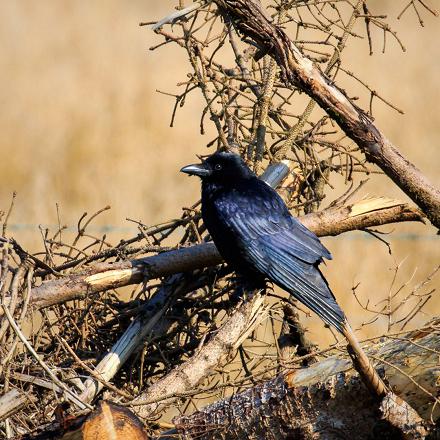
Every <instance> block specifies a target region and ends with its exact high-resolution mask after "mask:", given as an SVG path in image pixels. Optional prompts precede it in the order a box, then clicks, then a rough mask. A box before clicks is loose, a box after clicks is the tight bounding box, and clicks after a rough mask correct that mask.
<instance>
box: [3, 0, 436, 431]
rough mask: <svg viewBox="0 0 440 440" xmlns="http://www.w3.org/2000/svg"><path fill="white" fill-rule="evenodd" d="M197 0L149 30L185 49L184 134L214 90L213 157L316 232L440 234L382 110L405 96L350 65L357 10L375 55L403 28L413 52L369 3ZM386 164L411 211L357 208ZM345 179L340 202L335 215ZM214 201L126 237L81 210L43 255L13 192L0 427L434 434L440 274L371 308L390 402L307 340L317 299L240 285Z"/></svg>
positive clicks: (432, 198)
mask: <svg viewBox="0 0 440 440" xmlns="http://www.w3.org/2000/svg"><path fill="white" fill-rule="evenodd" d="M181 3H182V2H179V4H178V7H177V8H176V12H174V13H173V14H171V15H170V16H168V17H166V18H165V19H163V20H161V21H160V22H157V23H156V22H154V23H142V24H144V25H145V24H150V25H151V24H153V26H152V27H153V29H154V30H155V32H156V33H157V34H158V35H159V36H162V37H163V40H162V41H161V42H160V43H159V44H158V45H157V46H156V47H153V48H152V50H155V49H157V48H160V47H162V46H163V45H165V44H176V45H178V46H180V47H181V48H182V50H184V51H186V52H187V54H188V60H189V64H190V72H189V73H188V74H187V77H186V80H185V81H184V82H181V83H180V84H179V85H180V86H181V87H182V92H181V93H180V94H177V95H172V96H174V98H175V106H174V109H173V111H172V116H171V125H172V123H173V120H174V118H175V117H176V113H177V112H178V109H179V107H181V106H183V105H184V104H185V100H186V98H187V96H188V94H190V93H195V92H199V93H202V95H203V97H204V99H205V100H206V107H205V108H204V110H203V112H202V115H201V119H200V129H201V132H202V133H203V131H204V127H205V125H206V124H209V123H213V124H214V125H215V127H216V129H217V134H216V137H215V139H212V141H210V142H209V144H208V147H211V149H210V150H206V153H208V152H209V151H213V150H214V149H218V148H227V149H229V150H232V151H235V152H237V153H239V154H241V155H242V156H243V157H244V158H245V159H246V160H247V162H248V163H249V164H250V165H251V166H252V167H253V168H254V170H255V171H256V172H257V173H258V174H261V175H262V177H263V178H264V179H265V180H266V181H267V182H268V183H269V184H271V185H273V186H275V187H277V188H278V189H279V191H280V193H281V194H282V196H283V197H284V199H285V200H286V202H287V203H288V205H289V207H290V208H291V209H292V212H293V213H294V214H295V215H298V216H300V220H301V221H302V222H303V223H304V224H305V225H306V226H308V227H309V228H310V229H311V230H313V231H314V232H315V233H316V234H317V235H319V236H325V235H337V234H341V233H343V232H347V231H351V230H366V231H369V232H370V233H371V234H374V235H376V236H377V232H375V230H372V229H370V228H374V227H375V226H380V225H383V224H388V223H395V222H402V221H423V219H424V218H427V219H428V220H429V221H430V222H431V223H432V224H434V225H435V226H437V227H440V193H439V191H438V190H437V189H435V188H434V187H433V186H432V185H431V184H430V183H429V182H428V181H427V179H426V178H425V177H424V176H423V174H422V173H421V172H420V171H419V170H417V168H415V167H414V166H413V165H412V164H411V163H410V162H409V161H407V160H406V159H405V158H404V157H402V155H401V154H400V153H399V151H398V149H397V147H396V146H394V145H392V144H391V143H390V142H389V141H388V140H387V139H386V138H385V136H384V134H383V133H382V132H381V131H380V130H379V129H378V128H377V127H376V126H375V125H374V122H373V118H372V108H373V103H374V101H376V100H377V99H379V100H381V101H383V102H384V103H386V104H387V105H390V106H392V107H393V108H394V106H393V105H392V104H391V103H389V102H388V101H386V100H385V99H384V98H382V97H381V96H380V95H379V94H378V93H377V92H376V91H374V90H372V89H371V88H370V87H369V86H368V85H367V84H366V83H365V81H364V80H362V79H360V78H358V77H357V76H356V75H355V74H354V73H352V72H350V71H348V70H346V69H345V68H344V64H343V62H342V60H343V57H342V55H343V51H344V48H345V47H346V44H347V43H348V41H349V39H350V38H359V37H361V35H358V34H357V33H355V32H354V30H353V29H354V28H355V25H356V24H357V23H358V22H360V21H361V22H362V23H364V30H363V32H364V34H365V36H366V38H367V39H368V41H369V45H370V50H371V51H372V47H373V44H374V41H373V39H372V37H371V35H372V34H373V30H374V28H379V29H380V30H381V31H383V49H384V50H385V44H386V41H387V38H389V37H392V38H395V39H396V40H397V41H398V42H399V44H402V43H401V42H400V40H399V38H398V36H397V34H396V33H395V32H394V31H393V30H392V28H391V26H390V25H389V24H388V23H387V22H386V21H385V17H383V16H379V15H376V14H375V13H374V12H372V11H370V9H369V7H368V2H367V1H356V2H349V1H338V0H303V1H284V0H282V1H278V2H274V3H271V4H270V5H268V6H267V7H265V10H264V11H263V10H262V7H261V5H260V4H259V3H257V2H254V1H252V0H251V1H247V0H213V1H208V2H200V3H193V4H191V5H189V6H186V7H185V6H184V5H183V4H181ZM410 9H412V10H414V11H416V12H417V15H418V16H419V17H420V14H422V13H424V12H426V11H428V12H430V13H433V14H437V13H436V11H434V10H433V9H432V8H431V7H430V6H429V5H427V4H426V3H425V2H422V1H420V0H419V1H410V2H409V3H408V5H407V6H406V7H405V8H404V10H403V11H402V13H408V11H409V10H410ZM402 47H403V46H402ZM338 75H349V76H350V77H352V78H354V79H356V80H357V81H359V82H361V83H362V84H363V85H364V86H365V88H366V90H368V92H369V93H370V95H371V101H370V108H369V110H368V111H364V110H362V109H360V108H359V107H358V106H356V105H355V104H354V98H350V97H349V96H348V94H347V93H346V92H344V91H343V90H341V89H340V88H338V86H337V76H338ZM305 95H308V97H309V101H308V103H307V104H306V105H305V107H304V108H302V109H300V107H299V104H298V103H299V102H301V103H302V102H303V101H304V96H305ZM318 106H319V107H321V109H322V110H320V111H314V112H313V113H312V111H313V110H314V108H315V107H318ZM396 110H398V109H396ZM312 115H313V116H312ZM170 172H174V171H170ZM375 173H385V174H386V175H387V176H388V177H389V178H390V179H391V180H392V181H394V183H396V184H397V185H398V186H399V187H400V188H401V189H403V190H404V191H405V192H406V194H407V195H408V196H409V197H410V198H411V199H412V200H413V202H414V204H415V205H410V204H406V203H402V202H399V201H394V200H389V199H385V198H375V199H367V200H356V199H357V198H356V192H357V190H358V188H359V187H360V186H362V185H363V184H364V181H362V180H361V179H362V178H363V176H366V175H373V178H374V174H375ZM338 176H339V177H338ZM340 176H342V177H343V179H344V181H345V184H346V187H345V190H344V192H343V194H340V197H338V198H337V199H336V200H334V201H332V202H331V203H328V204H327V206H326V208H325V209H322V210H320V209H321V203H322V201H323V199H324V197H325V195H326V190H327V189H328V188H329V187H332V181H334V179H335V177H336V178H339V179H340ZM199 208H200V206H199V203H195V204H194V205H192V206H190V207H187V208H184V210H183V215H182V216H181V218H179V219H175V220H172V221H169V222H167V223H163V224H160V225H156V226H147V225H144V224H142V223H141V222H137V226H138V234H137V235H136V236H134V237H133V238H131V239H129V240H121V241H120V242H119V243H118V244H116V245H113V244H111V243H109V242H108V241H107V239H106V237H105V236H102V237H97V236H93V235H92V234H90V233H89V229H90V228H89V225H90V223H91V222H92V221H93V220H94V218H95V217H96V216H97V215H99V214H100V212H102V211H99V212H97V213H96V214H94V215H92V216H87V215H86V214H84V216H83V217H81V219H80V220H79V222H78V227H77V234H76V236H75V237H74V238H73V240H67V238H66V232H65V231H64V228H63V227H62V226H61V225H60V226H59V228H58V229H57V230H56V231H49V230H42V237H43V243H44V252H41V253H37V254H34V255H31V254H29V253H28V252H26V250H25V249H23V248H22V247H21V246H20V244H19V243H18V242H17V241H16V240H14V238H12V237H10V236H9V234H8V230H7V223H8V218H9V216H10V214H11V211H12V212H13V203H12V204H11V208H10V209H9V210H8V211H7V212H5V213H2V214H1V219H0V220H1V221H3V230H2V236H1V237H0V246H1V247H0V250H1V253H2V255H1V267H0V293H1V304H0V343H1V345H0V352H1V356H0V377H1V381H0V383H1V389H0V395H1V397H0V421H1V422H0V432H1V435H2V436H5V437H6V438H13V437H14V436H21V438H29V439H31V438H33V439H36V438H40V439H43V438H63V437H64V438H67V437H68V438H98V437H94V435H98V434H97V433H99V435H101V436H102V437H100V438H115V437H111V435H112V434H111V433H112V432H113V433H114V432H119V433H120V435H121V437H120V438H123V437H122V436H125V437H124V438H147V436H161V437H162V438H176V437H178V436H183V437H184V438H206V439H211V438H275V439H276V438H353V437H351V434H352V433H353V432H358V433H359V436H358V437H357V438H400V436H405V437H406V438H423V437H425V436H426V435H431V436H434V435H435V431H436V430H435V426H436V421H437V419H438V417H439V407H438V405H437V404H438V403H439V400H438V397H437V396H438V391H439V389H438V386H439V382H438V381H439V379H438V377H439V376H438V375H439V371H440V367H439V355H440V339H439V338H440V322H439V320H438V319H435V318H434V319H431V320H430V321H429V322H427V323H426V325H425V326H423V327H421V328H417V329H413V330H409V328H411V321H412V320H413V319H414V317H415V316H416V315H418V314H419V313H422V311H423V308H424V307H425V306H426V304H428V303H429V300H430V299H431V297H432V296H433V294H434V291H433V290H432V289H430V287H429V281H430V279H431V278H432V277H433V276H434V275H435V274H436V270H434V271H433V273H432V276H431V277H429V278H428V279H427V280H424V281H423V282H421V283H420V284H419V285H417V286H416V287H415V288H414V289H410V288H408V286H402V288H399V289H396V290H395V291H394V292H393V293H392V294H390V296H389V297H388V298H384V301H383V302H382V303H379V305H378V306H377V307H373V306H370V305H368V304H367V305H366V306H365V309H366V314H368V318H371V319H372V320H374V319H377V317H378V316H385V317H387V319H388V322H389V325H388V333H387V334H386V335H380V336H378V337H377V338H374V339H371V340H370V341H364V342H368V343H369V345H368V349H367V351H368V353H369V355H370V357H371V359H372V360H373V361H374V362H375V364H376V366H377V368H378V371H379V372H380V373H381V375H382V376H383V377H384V380H385V381H386V382H387V384H388V385H389V387H390V389H392V390H393V392H394V394H393V395H392V397H390V398H389V399H384V400H383V401H382V402H376V401H375V400H374V399H373V398H372V397H371V396H370V394H369V393H368V390H367V389H366V388H365V386H364V385H363V383H362V382H361V381H360V380H359V378H358V376H357V374H356V372H355V371H354V370H353V368H352V366H351V362H350V360H349V358H348V357H347V354H346V351H345V347H344V345H343V343H341V342H335V344H333V345H332V346H331V347H329V348H328V349H325V350H318V349H317V347H316V346H315V345H313V344H312V343H311V342H310V341H308V340H307V338H306V336H305V333H304V329H303V328H302V327H301V324H300V321H299V314H301V313H303V312H304V310H302V309H301V308H300V307H298V305H297V304H296V303H295V302H294V301H293V300H292V299H291V298H289V297H287V296H285V295H283V294H282V293H280V292H278V291H272V290H269V291H267V292H259V293H254V294H246V293H243V292H241V291H240V288H239V286H237V284H236V280H235V278H234V276H233V274H231V273H230V272H229V270H228V268H227V267H226V266H224V265H223V264H222V260H221V257H220V256H219V254H218V253H217V250H216V249H215V246H214V245H213V244H212V243H209V242H207V241H206V230H205V228H204V226H203V224H202V222H201V218H200V209H199ZM105 209H107V208H105ZM403 305H405V307H403ZM101 399H104V400H101ZM213 402H214V403H213ZM396 408H397V410H396ZM90 411H93V412H92V413H91V414H90ZM134 414H136V415H137V416H138V417H139V418H140V419H142V420H143V422H145V424H146V427H143V426H142V425H141V424H140V422H139V419H138V418H136V417H135V416H134ZM107 430H108V432H107ZM106 433H107V434H108V436H107V437H106V435H107V434H106ZM75 436H76V437H75ZM136 436H137V437H136ZM393 436H396V437H393ZM118 438H119V437H118Z"/></svg>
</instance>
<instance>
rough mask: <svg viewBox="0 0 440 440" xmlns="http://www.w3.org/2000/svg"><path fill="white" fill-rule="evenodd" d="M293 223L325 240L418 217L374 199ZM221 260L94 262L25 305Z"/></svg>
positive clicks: (182, 252)
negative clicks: (304, 227)
mask: <svg viewBox="0 0 440 440" xmlns="http://www.w3.org/2000/svg"><path fill="white" fill-rule="evenodd" d="M299 220H300V221H301V222H302V223H303V224H304V225H305V226H307V227H308V228H309V229H310V230H312V231H313V232H315V233H316V234H317V235H318V236H325V235H338V234H341V233H343V232H347V231H352V230H356V229H365V228H368V227H371V226H379V225H384V224H388V223H394V222H401V221H421V220H422V215H421V214H420V212H419V211H418V210H416V209H414V208H411V207H410V206H409V205H407V204H406V203H402V202H397V201H394V200H389V199H385V198H379V199H367V200H362V201H360V202H358V203H353V204H350V205H347V206H343V207H332V208H329V209H326V210H324V211H321V212H318V213H313V214H308V215H306V216H304V217H300V218H299ZM221 262H222V259H221V257H220V254H219V253H218V251H217V249H216V247H215V245H214V244H213V243H205V244H200V245H196V246H192V247H189V248H184V249H179V250H176V251H169V252H163V253H161V254H159V255H155V256H153V257H146V258H140V259H136V260H129V261H123V262H118V263H99V264H95V265H93V266H91V267H90V268H88V269H86V270H85V271H83V272H81V273H78V274H73V275H68V276H66V277H63V278H59V279H55V280H50V281H45V282H43V283H42V284H41V285H40V286H38V287H34V288H33V289H32V291H31V300H30V301H31V303H32V304H33V305H34V307H36V308H44V307H48V306H51V305H54V304H59V303H62V302H65V301H69V300H72V299H78V298H84V297H86V296H87V295H90V294H93V293H97V292H102V291H104V290H107V289H112V288H113V289H114V288H118V287H122V286H127V285H130V284H137V283H140V282H141V281H143V280H144V279H153V278H159V277H163V276H167V275H171V274H174V273H179V272H187V271H191V270H195V269H201V268H203V267H207V266H215V265H217V264H220V263H221Z"/></svg>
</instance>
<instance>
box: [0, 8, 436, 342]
mask: <svg viewBox="0 0 440 440" xmlns="http://www.w3.org/2000/svg"><path fill="white" fill-rule="evenodd" d="M434 3H435V2H434ZM369 4H370V5H371V7H370V9H371V10H372V11H374V12H376V13H378V14H379V13H381V14H382V13H385V14H388V15H389V17H390V18H391V19H392V23H393V26H394V28H395V30H397V31H398V33H399V35H400V37H401V38H402V40H403V42H404V44H405V46H406V48H407V52H406V53H402V51H401V49H400V48H399V46H398V45H397V43H396V42H395V41H392V40H391V39H390V38H389V37H388V42H387V51H386V54H382V53H381V49H382V34H380V33H379V32H377V31H375V32H374V35H373V36H374V48H375V53H374V55H373V56H371V57H370V56H369V55H368V46H367V42H366V40H351V43H350V47H349V48H348V49H347V50H346V51H345V52H344V59H345V62H346V63H347V65H348V66H349V68H350V70H353V71H356V72H357V73H359V74H360V76H361V77H362V78H363V79H364V80H366V81H367V82H368V84H369V85H370V86H371V87H372V88H374V89H377V90H379V91H380V92H381V93H382V95H383V96H384V97H386V98H387V99H390V100H391V101H392V102H393V103H395V104H396V105H397V106H398V107H400V108H402V109H403V110H404V111H405V115H403V116H402V115H399V114H397V113H396V112H394V111H393V110H391V109H390V108H388V107H387V106H385V105H383V104H381V103H379V102H378V101H376V103H375V107H374V110H375V117H376V121H377V123H378V125H379V126H380V127H381V128H382V129H383V130H384V132H385V133H386V134H387V136H388V137H389V138H390V139H391V140H392V141H393V142H394V143H395V144H396V145H398V146H399V148H400V149H401V151H402V152H403V154H404V155H405V156H406V157H408V158H409V159H410V160H412V161H413V162H415V163H416V164H417V165H418V167H419V168H421V169H422V170H423V171H424V172H425V173H426V174H427V175H428V176H429V178H430V179H431V180H432V181H433V182H434V183H435V184H436V185H438V186H439V185H440V172H439V167H438V140H439V138H440V112H439V111H438V110H439V109H438V103H439V102H440V91H439V90H440V88H439V86H438V78H439V77H440V63H439V62H438V60H439V58H440V45H439V44H438V41H439V39H440V21H439V20H440V19H438V18H437V19H435V18H434V17H431V16H428V15H427V14H424V19H425V20H424V21H425V27H423V28H422V27H420V25H419V24H418V22H417V18H416V17H415V15H414V13H413V11H408V12H407V13H406V15H404V17H403V18H402V19H401V20H400V21H397V20H395V17H396V16H397V15H398V13H399V12H400V10H401V9H402V8H403V6H404V2H395V1H379V0H376V1H371V2H369ZM173 5H174V2H166V1H165V2H164V1H162V2H159V1H156V2H154V1H151V0H149V1H137V0H133V1H131V2H123V1H121V0H107V1H105V2H104V1H95V2H80V1H67V0H57V1H54V0H42V1H39V2H32V1H29V0H16V1H13V2H12V1H10V2H1V3H0V40H1V41H2V57H1V58H0V83H1V88H0V100H1V111H0V153H1V155H0V158H1V159H0V209H3V210H4V209H6V208H7V206H8V205H9V201H10V197H11V193H12V191H13V190H16V191H17V192H18V199H17V203H16V207H15V209H14V213H13V217H12V219H11V223H14V224H16V225H17V226H16V227H15V229H11V233H13V235H14V237H15V238H16V239H17V240H19V241H20V242H21V243H23V244H24V245H25V246H26V247H28V248H30V249H32V250H35V249H39V248H41V247H42V244H41V240H40V239H39V231H38V228H37V226H36V225H38V224H43V225H50V224H55V223H56V222H57V216H56V208H55V204H56V203H59V205H60V207H61V217H62V219H61V222H62V223H63V224H68V225H74V224H75V223H76V221H77V219H78V218H79V216H80V215H81V214H82V213H83V212H84V211H87V212H89V213H91V212H94V211H96V210H98V209H99V208H102V207H103V206H105V205H107V204H109V205H111V207H112V209H111V210H110V211H107V212H106V213H105V214H104V215H102V216H101V217H100V218H99V219H98V220H97V222H96V223H95V225H97V226H99V225H112V226H114V227H116V229H115V230H114V231H113V232H112V233H111V234H110V235H111V237H112V239H113V241H116V240H117V239H119V238H124V237H126V236H129V235H130V234H132V233H133V231H134V228H133V227H132V225H131V224H129V223H127V222H126V220H125V219H126V217H130V218H134V219H141V220H142V221H143V222H144V223H147V224H153V223H156V222H160V221H162V220H167V219H169V218H173V217H177V216H179V215H180V213H181V207H182V206H188V205H190V204H191V203H193V202H194V201H195V200H196V199H197V198H198V194H199V187H198V182H197V181H196V180H195V179H186V178H185V177H184V176H183V175H181V174H180V173H179V172H178V170H179V168H180V167H181V166H182V165H184V164H186V163H189V162H191V161H194V158H195V154H196V153H201V152H205V151H206V150H205V145H206V143H207V142H208V140H210V139H211V137H210V136H209V133H208V134H207V135H205V136H201V135H200V134H199V115H200V112H201V109H202V102H201V100H200V99H199V98H198V97H197V96H196V95H195V94H193V95H192V96H191V97H190V98H189V99H188V100H187V103H186V105H185V107H184V108H183V109H180V110H179V113H178V116H177V119H176V124H175V127H174V128H172V129H171V128H169V121H170V116H171V110H172V105H173V103H174V102H173V99H172V98H169V97H166V96H163V95H160V94H158V93H156V92H155V90H156V89H160V90H166V91H170V92H173V91H175V90H176V83H177V82H178V81H181V80H183V79H184V78H185V75H186V72H187V71H188V66H187V60H186V57H185V54H184V52H183V51H180V50H178V49H177V48H176V47H173V46H172V45H168V46H166V47H164V48H163V49H161V50H158V51H155V52H150V51H149V50H148V48H149V47H150V46H152V45H153V44H157V43H159V42H160V41H161V40H160V39H159V38H158V37H157V36H156V35H155V34H154V33H153V32H151V31H150V30H149V29H147V28H145V27H144V28H140V27H138V22H140V21H143V20H151V19H157V18H161V17H162V16H165V15H167V14H168V13H169V12H171V8H172V6H173ZM434 6H435V5H434ZM338 81H339V83H340V84H342V85H343V87H345V88H346V89H347V90H349V91H350V94H351V95H356V94H357V95H358V96H359V97H360V98H361V101H360V102H361V104H362V106H363V107H364V108H366V107H367V105H368V96H367V94H366V93H365V91H364V90H362V89H361V88H359V87H358V85H357V84H356V83H354V82H353V80H350V79H347V78H343V77H342V76H340V77H339V78H338ZM367 193H368V194H371V195H384V196H388V197H396V198H400V199H402V198H403V199H405V196H404V195H403V193H402V192H401V191H400V190H399V189H398V188H396V187H395V186H394V185H393V184H392V183H391V182H390V181H389V180H388V179H387V178H385V177H382V176H377V175H374V176H373V177H372V178H371V180H370V182H369V183H368V185H367V186H366V187H365V189H363V192H362V194H363V195H365V194H367ZM327 200H328V201H331V195H328V198H327ZM324 205H325V203H324ZM19 225H22V226H21V227H18V226H19ZM23 225H28V226H23ZM384 229H385V230H387V231H391V230H393V231H394V237H393V235H391V236H389V240H390V242H391V245H392V249H393V255H392V256H390V255H388V250H387V248H386V247H385V246H384V245H383V244H381V243H380V242H378V241H377V240H372V239H371V240H366V239H365V237H364V235H363V234H362V233H360V232H355V233H351V234H346V235H345V236H343V237H337V238H328V239H325V243H326V245H327V246H328V247H329V248H330V249H331V251H332V253H333V255H334V260H333V262H331V263H330V264H329V265H328V267H327V268H326V270H325V272H326V274H327V276H328V277H329V280H330V283H331V285H332V286H333V287H334V290H335V292H336V293H337V296H338V297H339V299H340V302H341V303H342V306H343V308H344V309H345V310H346V311H347V312H348V314H349V315H350V316H351V320H352V321H353V322H354V323H355V324H357V325H358V324H360V323H361V322H362V321H363V320H364V319H365V318H366V314H365V313H360V312H361V309H360V308H359V306H357V304H356V302H355V300H354V298H353V297H352V295H351V287H352V285H354V284H356V283H358V282H360V283H361V285H360V287H359V289H358V292H359V295H360V296H361V297H362V298H363V299H366V298H367V297H368V298H370V299H371V300H372V302H373V303H374V302H375V301H377V300H379V299H382V298H384V297H385V296H387V294H388V291H389V288H390V284H391V282H392V279H393V270H392V268H393V267H394V266H395V265H396V264H398V263H400V262H402V261H403V260H404V263H403V264H402V266H401V269H400V270H399V276H398V279H397V282H396V286H399V285H400V284H401V283H402V282H405V281H407V280H408V279H409V278H410V277H411V274H412V273H413V272H414V271H415V270H417V272H416V274H415V277H414V279H413V280H412V281H411V286H413V285H415V284H417V283H418V282H420V281H422V280H423V279H424V278H425V277H426V275H427V274H428V273H430V272H431V271H432V270H433V268H434V267H435V266H436V265H437V264H438V263H439V260H440V258H439V257H440V252H439V239H438V238H437V237H436V236H435V235H434V234H435V232H436V231H435V230H434V229H433V228H432V227H430V226H424V225H416V224H410V225H404V226H396V227H387V228H384ZM405 234H417V235H418V238H417V240H408V239H407V236H406V235H405ZM439 278H440V277H437V278H435V279H434V280H433V281H432V282H431V284H430V286H431V287H437V288H438V287H440V286H439V285H440V281H439ZM439 295H440V294H439V293H437V299H433V300H431V302H430V303H429V306H428V307H427V312H428V313H429V314H435V313H436V312H437V311H438V307H439V305H440V300H439V299H438V298H439ZM419 319H420V320H423V319H424V318H423V316H421V317H420V318H419ZM312 320H313V321H315V320H314V319H312ZM314 328H316V329H317V330H315V332H316V334H314V335H312V338H314V339H319V338H321V337H322V336H321V335H320V334H318V333H321V332H320V331H319V329H320V328H322V327H321V325H319V326H318V327H314ZM381 330H383V326H378V325H377V324H376V325H375V326H370V327H369V328H368V329H367V330H366V334H370V333H373V334H374V333H377V332H378V331H381ZM324 339H325V338H324Z"/></svg>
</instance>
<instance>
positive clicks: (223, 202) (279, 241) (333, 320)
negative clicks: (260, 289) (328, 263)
mask: <svg viewBox="0 0 440 440" xmlns="http://www.w3.org/2000/svg"><path fill="white" fill-rule="evenodd" d="M216 204H217V213H218V214H219V216H220V219H219V220H220V221H222V222H224V223H225V224H227V225H228V228H229V229H230V230H231V232H232V233H233V235H234V237H235V238H236V242H237V245H238V247H239V249H240V254H241V256H242V258H245V259H246V261H247V263H248V264H249V265H251V266H253V267H254V268H256V269H257V270H258V271H259V272H261V273H263V274H264V275H265V276H267V277H268V278H269V279H270V280H271V281H273V282H274V283H275V284H277V285H279V286H280V287H282V288H283V289H285V290H287V291H288V292H289V293H291V294H292V295H293V296H294V297H295V298H297V299H298V300H299V301H301V302H302V303H304V304H305V305H306V306H307V307H309V308H310V309H311V310H313V311H314V312H315V313H317V314H318V315H319V316H320V317H321V318H322V319H323V320H324V321H325V322H326V323H328V324H330V325H333V326H334V327H336V328H337V329H338V330H340V331H341V329H342V325H343V322H344V319H345V318H344V313H343V312H342V310H341V309H340V307H339V306H338V304H337V303H336V300H335V298H334V296H333V294H332V292H331V291H330V289H329V287H328V284H327V282H326V280H325V278H324V277H323V275H322V274H321V272H320V270H319V269H318V264H319V263H320V262H321V261H322V259H323V258H331V255H330V253H329V251H328V250H327V249H326V248H325V247H324V246H323V245H322V243H321V242H320V241H319V239H318V237H316V235H315V234H313V233H312V232H311V231H309V230H308V229H307V228H305V227H304V226H303V225H302V224H301V223H300V222H299V221H298V220H296V219H295V218H293V217H292V216H291V215H290V213H289V212H288V210H287V207H286V206H285V204H284V202H283V201H282V199H281V198H280V197H279V196H278V194H277V193H276V192H275V191H273V190H272V189H271V188H270V187H268V186H267V185H266V184H265V183H264V182H261V181H258V184H257V187H256V188H252V189H246V191H238V192H234V194H233V195H229V196H226V197H225V198H222V197H221V198H220V199H218V200H217V202H216Z"/></svg>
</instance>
